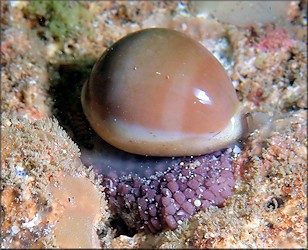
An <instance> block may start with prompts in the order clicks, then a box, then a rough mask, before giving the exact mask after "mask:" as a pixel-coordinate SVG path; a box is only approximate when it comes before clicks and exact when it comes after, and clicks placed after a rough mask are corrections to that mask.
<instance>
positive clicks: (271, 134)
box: [0, 1, 307, 248]
mask: <svg viewBox="0 0 308 250" xmlns="http://www.w3.org/2000/svg"><path fill="white" fill-rule="evenodd" d="M253 4H258V3H257V2H255V3H253ZM61 6H62V7H63V6H66V4H54V3H51V2H50V3H49V2H48V3H45V2H44V3H38V4H34V3H31V4H30V3H29V2H23V1H2V2H1V14H2V16H1V25H2V27H1V28H2V30H1V66H2V68H1V83H2V84H1V113H2V114H1V233H0V235H1V236H0V237H1V238H0V242H1V246H2V247H3V248H64V247H68V248H78V247H84V248H188V247H190V248H223V247H225V248H306V247H307V237H306V235H307V192H306V187H307V113H306V111H307V85H306V79H307V67H306V66H307V46H306V40H307V23H306V22H307V21H306V12H307V3H306V1H292V2H290V3H289V4H284V6H285V7H283V8H282V9H280V10H276V11H278V12H275V13H276V14H275V15H277V16H283V18H284V19H283V20H282V22H278V23H276V25H274V24H272V23H254V24H251V23H250V24H247V23H245V21H244V20H245V18H242V17H241V16H239V17H238V18H241V20H240V21H241V25H240V26H237V24H236V22H235V23H232V22H233V21H230V20H229V21H230V23H226V22H227V21H225V19H221V17H219V16H218V17H215V14H213V13H215V11H214V12H211V13H212V14H209V13H206V10H204V9H203V8H201V9H199V10H197V11H196V12H195V10H194V8H198V7H196V6H197V5H195V4H191V3H190V2H186V1H183V2H174V1H171V2H159V1H152V2H149V1H131V2H127V1H116V2H114V1H109V2H107V1H99V2H97V1H94V2H91V1H90V2H85V3H82V4H72V5H71V6H72V7H73V8H74V9H73V12H74V13H77V15H75V17H76V16H79V14H80V13H87V17H86V18H85V19H82V22H81V21H80V19H76V18H75V17H74V19H72V21H73V22H72V23H67V21H68V20H70V19H69V17H68V18H66V22H65V23H64V26H59V27H58V28H59V29H57V23H56V16H57V15H59V13H60V12H59V7H60V8H62V7H61ZM262 6H265V7H263V8H266V3H264V5H262ZM41 7H43V9H42V8H41ZM259 7H260V6H259ZM39 8H41V9H39ZM44 8H45V9H44ZM46 8H47V9H48V8H51V9H52V11H51V12H50V13H47V12H48V11H47V12H46ZM286 8H287V10H286ZM214 9H215V6H214ZM259 9H260V8H259ZM212 10H213V6H212V9H211V11H212ZM268 11H269V12H266V11H264V12H263V11H262V14H264V15H266V13H270V10H268ZM280 11H286V14H285V13H283V15H280V14H281V13H280ZM248 12H249V9H248ZM61 13H63V12H61ZM197 13H198V14H197ZM245 13H246V12H245ZM259 13H260V11H259ZM60 15H61V14H60ZM243 15H244V13H243ZM245 15H246V14H245ZM268 15H269V14H268ZM250 17H253V15H251V16H250ZM273 18H274V17H273ZM270 19H271V18H270ZM250 21H251V18H250ZM280 21H281V20H280ZM269 22H270V21H269ZM75 24H77V25H75ZM72 26H74V27H73V28H72ZM79 26H80V27H79ZM51 27H52V29H51ZM150 27H160V28H169V29H175V30H178V31H181V32H184V33H186V34H188V35H189V36H191V37H192V38H193V39H195V40H197V41H199V42H201V43H202V44H203V45H204V46H206V47H207V48H208V49H209V50H210V51H211V52H212V53H213V54H214V55H215V56H216V57H217V58H218V59H219V60H220V62H221V63H222V64H223V66H224V67H225V68H226V69H227V70H228V74H229V76H230V78H231V80H232V83H233V85H234V87H235V89H236V93H237V96H238V98H239V100H240V102H241V105H243V106H244V107H245V108H246V110H248V111H249V112H251V113H254V112H256V113H257V112H259V113H263V114H266V115H267V117H270V119H268V120H265V121H264V120H263V122H264V123H263V125H264V126H263V127H258V128H256V129H255V131H253V132H252V133H251V134H249V136H248V137H247V138H246V139H245V140H244V141H242V142H241V143H240V144H238V147H240V150H237V152H236V154H237V157H235V158H233V162H232V166H233V168H234V170H235V171H236V172H237V173H239V174H238V175H237V176H236V179H235V186H234V190H233V193H234V194H233V195H232V196H230V197H229V198H228V199H227V200H226V201H225V203H224V206H223V207H215V206H209V207H207V208H206V209H205V210H204V211H199V212H197V213H196V214H195V215H193V216H192V218H190V219H189V220H183V223H182V224H181V225H180V226H178V227H177V228H176V229H175V230H173V231H172V230H163V231H162V232H158V233H156V234H144V233H142V232H139V233H137V232H136V231H133V230H131V228H128V227H127V226H125V224H124V223H123V222H122V221H121V220H120V218H119V217H118V216H117V215H115V214H114V213H112V210H111V209H110V208H109V205H108V202H107V199H106V197H105V193H104V191H105V189H104V188H105V187H104V186H103V185H102V180H101V179H100V178H99V176H98V175H97V173H96V172H95V171H94V170H95V168H91V167H86V166H84V164H83V162H82V160H81V159H82V158H83V157H85V156H87V155H86V153H87V151H85V150H84V148H83V147H82V146H81V145H80V144H79V140H78V139H77V140H76V137H77V136H76V134H75V131H74V129H73V128H72V127H71V125H72V124H73V122H74V121H77V118H76V116H77V115H78V114H77V113H76V115H75V116H72V117H73V119H72V120H71V121H70V123H65V121H63V120H62V118H63V117H64V118H65V117H66V119H69V118H70V117H69V116H68V115H67V114H70V113H74V111H76V107H75V106H74V105H71V104H72V103H71V102H70V101H71V100H72V96H74V93H76V92H77V90H78V88H80V86H81V84H83V83H84V81H85V80H86V79H87V78H88V77H89V72H90V70H91V68H92V66H93V64H94V62H95V61H96V60H97V59H98V58H97V57H98V56H99V55H101V54H102V53H103V51H104V50H105V49H106V48H108V47H109V46H110V45H112V44H113V43H114V42H115V41H117V40H119V39H120V38H121V37H124V36H125V35H127V34H129V33H131V32H134V31H137V30H141V29H144V28H150ZM79 28H80V29H79ZM82 30H83V31H86V32H80V31H82ZM71 90H73V91H71ZM70 91H71V92H70ZM67 93H72V95H71V96H67ZM65 101H67V102H65ZM76 103H77V102H76ZM78 103H79V102H78ZM79 104H80V103H79ZM53 116H55V118H52V117H53ZM67 124H69V125H68V126H67ZM77 127H78V126H77ZM63 128H65V130H64V129H63ZM71 138H74V141H73V140H72V139H71ZM75 143H77V144H75ZM80 150H81V153H80ZM80 154H81V155H82V154H85V155H84V156H83V157H81V158H80ZM130 163H131V162H130ZM123 214H124V213H123Z"/></svg>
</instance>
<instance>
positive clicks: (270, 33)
mask: <svg viewBox="0 0 308 250" xmlns="http://www.w3.org/2000/svg"><path fill="white" fill-rule="evenodd" d="M266 32H267V33H266V36H265V37H264V38H263V39H262V40H261V41H260V42H259V43H258V44H257V48H259V49H260V50H264V51H277V50H279V49H281V48H285V49H288V48H290V47H292V46H294V45H295V41H294V40H292V39H291V38H290V36H289V34H288V32H287V30H285V29H283V28H276V29H274V28H272V27H269V28H267V29H266Z"/></svg>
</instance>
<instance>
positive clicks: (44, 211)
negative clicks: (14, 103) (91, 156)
mask: <svg viewBox="0 0 308 250" xmlns="http://www.w3.org/2000/svg"><path fill="white" fill-rule="evenodd" d="M1 132H2V133H1V142H2V145H1V146H2V147H1V151H2V159H1V160H2V162H1V166H2V169H1V170H2V173H1V174H2V175H1V176H2V190H3V191H2V197H1V198H2V200H1V204H2V209H3V215H5V220H2V221H3V223H2V227H1V230H2V233H1V235H2V237H3V238H2V244H3V246H5V247H6V248H21V247H27V248H33V247H35V248H41V247H48V246H49V247H56V246H59V247H75V248H78V247H83V248H98V247H100V243H99V239H98V235H97V233H96V231H97V230H98V229H99V228H100V227H102V226H103V224H104V223H105V221H106V219H107V218H108V217H109V213H108V212H107V211H106V208H107V204H106V201H105V200H104V196H103V193H102V192H101V190H100V189H99V186H98V185H97V184H95V181H94V179H93V175H91V172H90V171H89V170H88V169H86V168H85V167H84V166H83V165H82V163H81V161H80V160H79V156H80V153H79V150H78V148H77V146H76V144H74V143H73V142H72V141H71V140H70V139H69V137H68V136H67V135H66V133H65V131H63V129H61V127H59V125H58V123H57V121H56V120H53V119H49V118H46V119H43V120H39V121H37V122H34V123H32V124H31V123H29V122H28V121H27V120H17V119H14V118H13V119H12V118H8V117H7V114H6V113H4V114H2V131H1ZM73 229H74V230H73ZM67 235H71V236H70V237H69V243H68V242H67V239H68V237H67ZM11 237H12V238H11ZM55 239H56V240H55Z"/></svg>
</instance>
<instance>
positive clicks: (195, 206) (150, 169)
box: [81, 138, 235, 233]
mask: <svg viewBox="0 0 308 250" xmlns="http://www.w3.org/2000/svg"><path fill="white" fill-rule="evenodd" d="M93 142H95V143H94V148H93V149H91V150H86V149H84V148H82V149H81V155H82V157H81V158H82V160H83V162H84V163H85V164H86V165H92V166H93V168H94V171H96V172H97V173H98V174H99V175H100V176H101V178H102V183H103V185H104V187H105V193H106V197H107V199H108V201H109V206H110V209H111V211H112V212H113V213H114V215H115V216H118V217H120V218H121V219H122V220H123V221H124V222H125V224H126V225H127V226H128V227H129V228H131V229H135V230H137V231H144V232H146V233H157V232H159V231H161V230H163V229H172V230H174V229H176V228H177V226H178V225H180V224H182V223H183V221H184V220H185V219H188V218H190V217H191V216H192V215H194V214H195V213H196V212H198V211H200V210H204V209H206V208H208V207H209V206H222V205H223V203H224V202H225V201H226V199H227V198H228V197H229V196H231V195H232V194H233V188H234V185H235V178H234V168H233V166H232V157H233V155H232V150H224V151H217V152H215V153H212V154H208V155H203V156H198V157H193V158H191V157H185V158H184V157H179V158H159V157H142V156H138V155H132V154H129V153H125V152H123V151H121V150H118V149H116V148H113V147H111V146H109V145H106V144H105V143H104V142H103V141H100V139H98V138H96V139H95V140H93ZM103 148H104V150H102V149H103ZM103 152H105V153H103Z"/></svg>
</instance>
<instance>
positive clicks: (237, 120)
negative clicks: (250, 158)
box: [81, 28, 242, 156]
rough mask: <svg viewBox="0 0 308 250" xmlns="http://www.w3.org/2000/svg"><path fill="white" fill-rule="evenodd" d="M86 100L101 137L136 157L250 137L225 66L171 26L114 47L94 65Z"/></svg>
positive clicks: (202, 149) (206, 149)
mask: <svg viewBox="0 0 308 250" xmlns="http://www.w3.org/2000/svg"><path fill="white" fill-rule="evenodd" d="M81 99H82V100H81V101H82V106H83V110H84V113H85V115H86V117H87V119H88V120H89V122H90V124H91V126H92V128H93V129H94V130H95V131H96V133H97V134H98V135H99V136H100V137H101V138H103V139H104V140H105V141H107V142H108V143H110V144H111V145H113V146H115V147H117V148H119V149H122V150H124V151H127V152H130V153H135V154H141V155H151V156H189V155H200V154H205V153H210V152H213V151H215V150H218V149H222V148H224V147H226V146H227V145H228V144H230V143H232V142H234V141H235V140H236V139H238V138H239V137H240V136H241V133H242V123H241V114H240V111H239V110H240V109H239V101H238V99H237V96H236V92H235V90H234V87H233V85H232V83H231V80H230V78H229V77H228V75H227V73H226V71H225V70H224V68H223V67H222V66H221V64H220V63H219V62H218V61H217V59H216V58H215V57H214V56H213V55H212V54H211V53H210V52H209V51H208V50H207V49H206V48H205V47H204V46H202V45H201V44H200V43H198V42H197V41H195V40H193V39H191V38H190V37H188V36H187V35H185V34H183V33H181V32H178V31H174V30H170V29H163V28H152V29H145V30H141V31H137V32H135V33H131V34H129V35H127V36H125V37H124V38H122V39H120V40H119V41H117V42H116V43H114V44H113V45H112V46H111V47H110V48H109V49H107V50H106V51H105V52H104V53H103V55H102V56H101V58H100V59H99V60H98V61H97V62H96V64H95V65H94V67H93V70H92V73H91V75H90V78H89V79H88V81H87V82H86V83H85V85H84V86H83V90H82V98H81Z"/></svg>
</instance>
